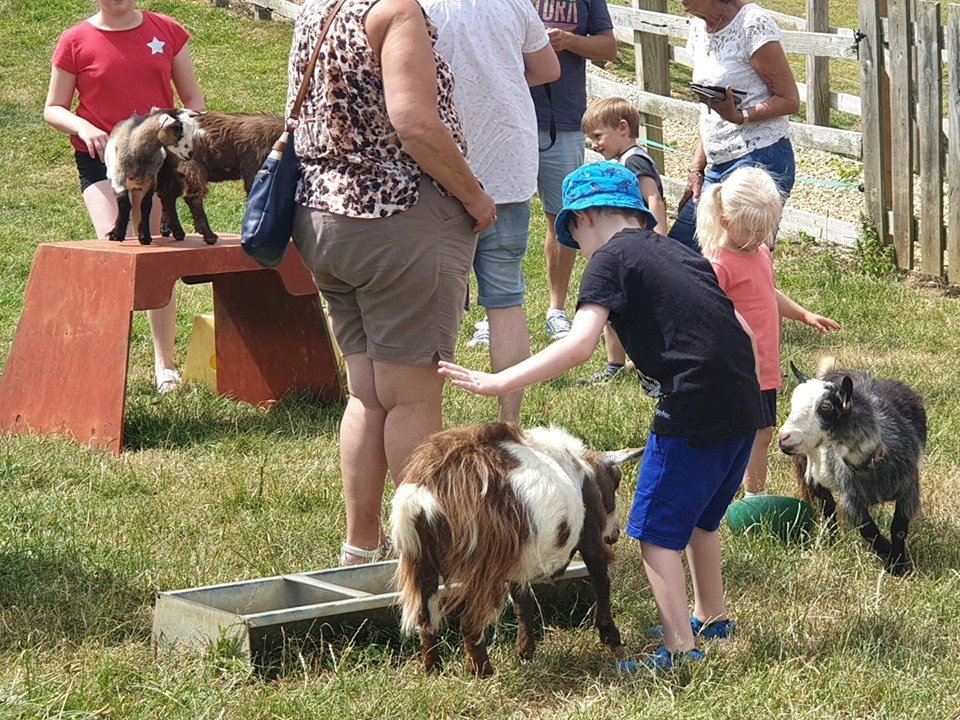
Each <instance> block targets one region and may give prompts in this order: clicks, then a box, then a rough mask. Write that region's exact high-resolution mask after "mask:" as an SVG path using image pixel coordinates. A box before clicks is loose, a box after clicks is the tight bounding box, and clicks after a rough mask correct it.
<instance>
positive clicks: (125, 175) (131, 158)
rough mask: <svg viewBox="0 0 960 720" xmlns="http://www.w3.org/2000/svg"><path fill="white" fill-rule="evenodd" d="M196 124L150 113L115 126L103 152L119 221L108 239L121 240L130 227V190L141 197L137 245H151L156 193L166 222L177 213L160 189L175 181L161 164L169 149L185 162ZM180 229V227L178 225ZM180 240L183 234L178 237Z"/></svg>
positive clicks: (169, 114)
mask: <svg viewBox="0 0 960 720" xmlns="http://www.w3.org/2000/svg"><path fill="white" fill-rule="evenodd" d="M193 131H194V123H193V121H192V120H191V119H190V118H187V117H181V116H180V115H179V114H178V113H177V112H176V111H171V110H154V111H153V112H151V113H150V114H149V115H132V116H130V117H129V118H127V119H126V120H123V121H121V122H119V123H117V124H116V126H114V128H113V131H112V132H111V133H110V137H109V139H108V140H107V147H106V150H105V151H104V158H103V161H104V164H105V165H106V166H107V179H108V180H109V181H110V186H111V187H112V188H113V191H114V192H115V193H116V195H117V220H116V222H115V223H114V226H113V229H112V230H111V231H110V232H109V233H108V234H107V237H108V238H109V239H110V240H114V241H117V242H120V241H122V240H123V239H124V238H125V237H126V235H127V224H128V223H129V222H130V211H131V209H132V207H131V203H130V190H138V191H140V192H142V193H143V196H142V198H141V200H140V223H139V226H138V228H137V237H138V239H139V240H140V244H141V245H149V244H150V243H151V242H152V237H151V235H150V211H151V209H152V208H153V195H154V192H157V194H158V195H159V196H160V199H161V202H163V206H164V217H165V218H166V217H168V216H169V215H170V214H171V213H173V214H174V216H175V214H176V210H175V208H174V202H175V201H176V195H175V194H174V195H173V199H172V200H171V199H170V198H169V193H168V192H165V191H164V188H169V187H170V185H171V183H173V182H175V181H174V178H173V175H172V170H171V168H170V167H169V166H168V165H167V164H166V163H165V160H166V158H167V150H168V149H169V150H170V151H171V152H177V153H180V154H182V155H183V156H184V157H188V156H189V153H190V143H191V140H192V136H193ZM178 224H179V223H178ZM178 239H179V240H182V239H183V235H182V234H181V236H180V237H179V238H178Z"/></svg>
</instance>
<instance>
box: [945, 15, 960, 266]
mask: <svg viewBox="0 0 960 720" xmlns="http://www.w3.org/2000/svg"><path fill="white" fill-rule="evenodd" d="M946 45H947V68H948V69H947V72H948V73H949V75H950V87H949V95H948V96H947V97H948V98H949V99H948V100H947V107H948V108H949V112H950V120H949V127H948V137H949V144H948V146H947V182H948V183H949V184H950V191H949V192H950V194H949V196H948V201H947V202H948V204H949V206H950V218H949V221H948V223H947V262H948V263H949V265H948V276H947V277H948V279H949V280H950V282H952V283H960V5H957V4H953V5H950V11H949V14H948V16H947V32H946Z"/></svg>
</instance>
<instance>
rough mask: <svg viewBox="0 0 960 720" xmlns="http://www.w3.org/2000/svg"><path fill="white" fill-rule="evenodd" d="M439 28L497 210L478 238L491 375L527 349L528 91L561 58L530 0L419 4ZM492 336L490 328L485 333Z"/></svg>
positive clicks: (533, 177)
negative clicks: (524, 267)
mask: <svg viewBox="0 0 960 720" xmlns="http://www.w3.org/2000/svg"><path fill="white" fill-rule="evenodd" d="M420 5H421V6H422V7H423V9H424V10H425V11H426V13H427V15H429V16H430V19H431V20H432V21H433V22H434V23H435V24H436V26H437V33H438V37H437V44H436V50H437V52H438V53H439V54H440V55H441V56H442V57H443V58H444V59H445V60H446V61H447V62H448V63H449V65H450V68H451V69H452V71H453V77H454V90H453V100H454V104H455V105H456V108H457V113H458V115H459V116H460V123H461V125H462V127H463V133H464V135H465V136H466V139H467V155H468V162H469V163H470V168H471V169H472V170H473V172H474V174H476V176H477V177H478V178H479V179H480V182H481V183H482V184H483V187H484V189H485V190H486V191H487V192H488V193H490V195H491V197H493V199H494V202H495V203H496V206H497V214H496V217H495V222H494V224H493V227H491V228H489V229H488V230H486V231H484V232H482V233H481V234H480V237H479V239H478V243H477V251H476V255H475V256H474V261H473V269H474V272H475V273H476V276H477V286H478V290H479V298H478V300H477V302H478V304H479V305H481V306H482V307H484V308H486V311H487V318H486V320H484V321H483V322H482V323H477V333H476V335H475V336H474V339H473V340H472V341H471V343H472V344H473V345H479V344H483V342H484V340H487V341H488V342H489V345H490V362H491V364H492V366H493V370H494V372H498V371H499V370H502V369H504V368H507V367H510V366H511V365H515V364H516V363H518V362H520V361H521V360H523V359H525V358H527V357H529V355H530V333H529V330H528V328H527V320H526V317H525V316H524V312H523V293H524V282H523V271H522V263H523V256H524V254H525V253H526V249H527V235H528V233H529V228H530V198H531V197H533V194H534V192H536V190H537V167H538V157H537V147H538V145H537V143H538V136H537V119H536V114H535V111H534V105H533V100H532V99H531V97H530V91H529V89H528V87H530V86H535V85H541V84H543V83H548V82H552V81H554V80H556V79H557V78H559V77H560V63H559V61H558V59H557V54H556V52H555V51H554V50H553V48H552V47H551V45H550V40H549V38H548V36H547V32H546V30H545V28H544V26H543V22H542V21H541V20H540V17H539V15H538V14H537V11H536V8H535V7H534V6H533V3H531V2H530V0H420ZM487 333H489V334H487ZM521 398H522V391H517V392H514V393H511V394H509V395H504V396H502V397H501V398H500V420H501V421H504V422H517V421H518V420H519V418H520V401H521Z"/></svg>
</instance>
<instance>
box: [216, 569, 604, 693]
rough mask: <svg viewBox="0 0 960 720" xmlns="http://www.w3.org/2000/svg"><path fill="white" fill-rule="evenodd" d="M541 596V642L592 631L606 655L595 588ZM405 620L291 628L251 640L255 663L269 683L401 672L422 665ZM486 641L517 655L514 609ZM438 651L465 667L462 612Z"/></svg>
mask: <svg viewBox="0 0 960 720" xmlns="http://www.w3.org/2000/svg"><path fill="white" fill-rule="evenodd" d="M540 593H547V594H543V595H542V596H541V600H543V601H544V602H543V604H541V605H540V606H539V607H540V612H538V620H537V622H536V624H535V635H536V638H537V641H538V643H540V642H542V641H543V639H544V636H545V634H546V632H547V629H548V628H550V631H551V632H552V631H556V630H557V629H559V628H583V627H589V628H591V633H590V634H591V636H592V637H593V639H594V642H595V648H596V653H597V655H598V656H599V655H602V654H603V650H602V648H603V646H602V645H600V641H599V640H598V639H596V634H595V633H593V632H592V624H593V603H592V601H591V600H588V597H590V598H592V590H590V591H578V590H573V591H570V590H568V591H566V592H563V593H556V594H553V593H549V591H548V590H546V589H545V588H541V590H540ZM586 593H588V594H586ZM399 619H400V618H399V609H398V608H396V607H387V608H378V609H376V610H373V611H366V612H362V613H360V612H358V613H356V614H355V615H346V616H342V617H341V618H340V619H338V620H337V621H336V622H330V621H329V620H317V621H312V622H305V623H293V624H289V625H288V626H287V627H286V628H284V630H283V634H281V635H276V634H270V635H264V636H262V637H258V638H254V637H253V636H251V650H252V651H253V653H254V656H253V658H252V659H253V664H254V667H255V669H256V670H257V672H258V673H259V674H260V675H261V676H262V677H265V678H268V679H276V678H281V677H284V676H287V675H291V674H293V675H297V674H300V673H302V672H303V667H304V664H305V663H307V664H309V665H310V666H312V667H313V668H314V669H316V670H319V671H322V670H331V669H336V668H343V667H351V666H353V667H358V668H359V667H362V666H364V665H368V664H376V665H383V664H387V665H389V666H391V667H393V668H396V669H398V668H401V667H405V666H407V665H413V666H419V662H420V661H419V654H420V640H419V638H418V637H405V636H403V635H401V633H400V629H399ZM486 638H487V644H488V646H490V648H491V652H494V651H495V649H496V650H500V649H501V648H503V647H506V648H508V651H509V652H510V653H511V654H512V652H513V648H515V647H516V642H517V621H516V617H515V616H514V614H513V611H512V608H511V606H509V605H508V606H507V608H506V610H505V612H504V614H503V616H502V617H501V618H500V620H499V621H498V622H497V623H495V624H492V625H490V626H489V627H488V628H487V632H486ZM437 647H438V650H439V655H440V660H441V663H442V665H443V666H444V667H447V666H450V667H452V668H459V667H462V666H463V665H464V663H465V660H466V655H465V653H464V650H463V637H462V636H461V634H460V631H459V620H458V616H457V613H452V614H451V616H450V617H448V618H447V620H446V621H445V622H444V624H443V626H442V627H441V629H440V631H439V632H438V633H437ZM211 652H212V653H213V655H214V659H215V662H216V661H217V660H218V659H220V658H223V659H228V660H229V659H231V658H232V657H234V656H235V655H236V654H237V646H236V645H235V644H233V643H231V642H229V641H227V642H221V643H218V644H217V646H216V647H214V648H212V649H211ZM496 663H497V661H496V660H494V664H496ZM454 672H456V671H454Z"/></svg>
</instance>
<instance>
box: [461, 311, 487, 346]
mask: <svg viewBox="0 0 960 720" xmlns="http://www.w3.org/2000/svg"><path fill="white" fill-rule="evenodd" d="M473 327H474V331H473V337H472V338H470V340H468V341H467V347H468V348H474V347H490V323H489V322H487V319H486V318H484V319H483V320H481V321H480V322H477V323H474V324H473Z"/></svg>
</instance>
